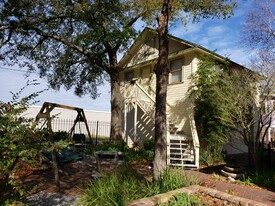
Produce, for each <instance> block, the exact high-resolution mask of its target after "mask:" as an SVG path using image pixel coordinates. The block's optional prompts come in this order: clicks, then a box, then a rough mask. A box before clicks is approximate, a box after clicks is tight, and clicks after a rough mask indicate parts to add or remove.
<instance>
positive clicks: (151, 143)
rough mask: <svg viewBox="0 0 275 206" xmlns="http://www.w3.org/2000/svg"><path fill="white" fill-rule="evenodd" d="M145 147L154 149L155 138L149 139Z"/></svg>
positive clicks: (145, 142) (144, 144)
mask: <svg viewBox="0 0 275 206" xmlns="http://www.w3.org/2000/svg"><path fill="white" fill-rule="evenodd" d="M143 148H144V149H145V150H154V140H153V139H147V140H145V141H144V143H143Z"/></svg>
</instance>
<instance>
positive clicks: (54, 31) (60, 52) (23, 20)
mask: <svg viewBox="0 0 275 206" xmlns="http://www.w3.org/2000/svg"><path fill="white" fill-rule="evenodd" d="M0 5H1V7H0V8H1V12H0V13H1V14H0V33H1V35H0V38H1V42H2V45H5V46H2V50H1V54H0V56H2V58H3V59H4V61H6V62H9V63H19V64H20V65H21V66H28V67H29V68H30V69H31V70H32V69H36V68H37V69H38V70H39V72H40V75H41V76H42V77H46V78H47V80H48V82H49V83H50V85H51V87H52V88H54V89H59V88H60V87H61V86H62V85H63V86H64V87H65V88H66V89H70V88H74V91H75V93H76V94H77V95H79V96H81V95H84V94H89V95H90V96H91V97H93V98H96V97H97V95H98V93H97V86H98V85H100V84H102V82H103V80H104V78H105V77H106V78H107V79H109V80H110V83H111V113H112V117H111V137H112V138H113V139H121V118H120V111H121V110H120V107H121V98H120V85H119V72H120V71H121V69H122V68H119V67H118V62H117V55H118V54H119V52H123V51H124V50H125V48H127V47H128V46H129V44H130V43H131V41H132V40H133V38H134V37H135V35H136V34H137V32H136V30H135V29H134V28H133V24H134V23H135V22H136V21H137V20H138V18H139V17H140V16H141V15H142V14H144V13H146V12H147V11H148V8H147V7H146V6H144V5H142V4H139V3H136V2H135V1H130V0H129V1H120V0H114V1H109V0H103V1H102V0H96V1H92V0H83V1H75V0H61V1H55V0H46V1H45V0H43V1H42V0H35V1H31V0H22V1H19V2H18V1H14V0H8V1H6V0H1V1H0Z"/></svg>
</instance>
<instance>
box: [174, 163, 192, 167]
mask: <svg viewBox="0 0 275 206" xmlns="http://www.w3.org/2000/svg"><path fill="white" fill-rule="evenodd" d="M169 165H170V166H175V167H192V168H197V166H196V165H195V164H171V163H170V164H169Z"/></svg>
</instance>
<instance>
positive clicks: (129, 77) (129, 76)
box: [125, 70, 134, 81]
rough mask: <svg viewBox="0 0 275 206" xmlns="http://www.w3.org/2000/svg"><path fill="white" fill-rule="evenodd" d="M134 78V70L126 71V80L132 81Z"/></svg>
mask: <svg viewBox="0 0 275 206" xmlns="http://www.w3.org/2000/svg"><path fill="white" fill-rule="evenodd" d="M133 78H134V71H133V70H132V71H127V72H125V81H131V80H132V79H133Z"/></svg>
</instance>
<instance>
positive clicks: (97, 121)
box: [95, 121, 98, 146]
mask: <svg viewBox="0 0 275 206" xmlns="http://www.w3.org/2000/svg"><path fill="white" fill-rule="evenodd" d="M97 135H98V121H96V135H95V145H96V146H97Z"/></svg>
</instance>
